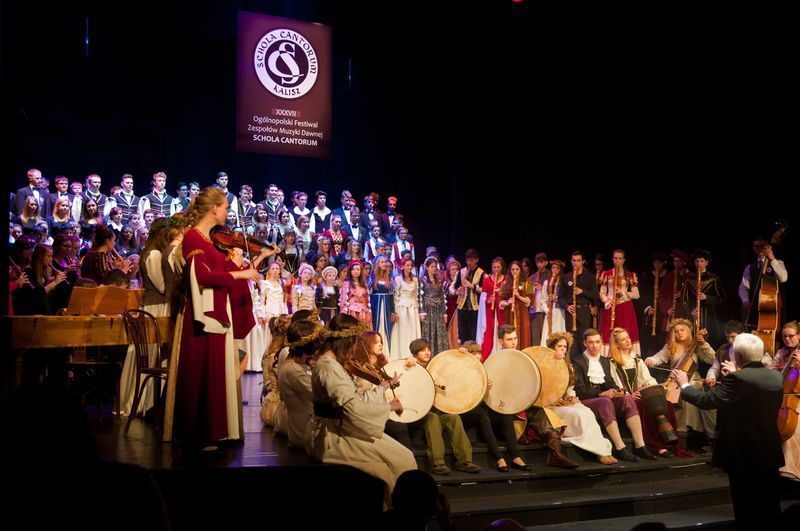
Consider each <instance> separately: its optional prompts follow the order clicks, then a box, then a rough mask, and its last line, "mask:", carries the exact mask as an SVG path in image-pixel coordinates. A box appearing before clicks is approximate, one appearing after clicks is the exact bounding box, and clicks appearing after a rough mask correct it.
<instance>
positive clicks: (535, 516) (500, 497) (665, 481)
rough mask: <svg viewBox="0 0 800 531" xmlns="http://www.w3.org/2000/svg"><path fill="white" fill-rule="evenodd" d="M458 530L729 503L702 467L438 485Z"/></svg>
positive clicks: (718, 481)
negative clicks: (508, 521) (503, 521)
mask: <svg viewBox="0 0 800 531" xmlns="http://www.w3.org/2000/svg"><path fill="white" fill-rule="evenodd" d="M440 488H441V490H442V491H443V492H445V493H446V494H447V496H448V498H449V499H450V506H451V510H452V516H453V521H454V522H455V523H456V524H457V526H458V528H459V529H481V528H482V527H483V526H484V525H486V524H488V523H489V522H492V521H494V520H496V519H498V518H504V517H505V518H513V519H515V520H517V521H518V522H519V523H521V524H522V525H528V526H530V525H543V524H561V523H566V522H572V523H575V522H579V521H585V520H597V519H606V518H618V517H624V516H637V515H638V516H646V517H647V519H656V520H658V519H660V517H659V513H665V512H670V511H684V510H688V509H692V510H694V509H703V508H706V507H709V506H715V505H723V504H726V503H729V502H730V495H729V492H728V478H727V476H726V475H724V474H722V473H720V472H718V471H714V470H712V469H711V468H710V467H709V466H708V465H706V464H696V465H689V466H684V465H679V466H676V467H665V468H657V465H650V466H649V467H642V468H641V469H639V470H636V469H634V468H632V467H631V468H628V469H627V470H615V471H608V472H606V473H601V472H599V471H590V470H586V471H583V473H573V474H572V475H569V476H567V475H562V476H556V477H554V478H552V477H551V478H550V479H544V478H541V479H538V480H537V479H536V478H531V479H529V480H526V479H525V478H520V479H514V480H512V479H509V480H508V481H506V482H494V483H486V482H475V483H471V484H466V483H465V484H461V485H454V484H444V485H441V486H440Z"/></svg>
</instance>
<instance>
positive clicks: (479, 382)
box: [428, 350, 486, 414]
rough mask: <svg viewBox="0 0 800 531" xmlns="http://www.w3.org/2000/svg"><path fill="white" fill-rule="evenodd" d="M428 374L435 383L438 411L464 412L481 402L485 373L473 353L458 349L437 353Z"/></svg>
mask: <svg viewBox="0 0 800 531" xmlns="http://www.w3.org/2000/svg"><path fill="white" fill-rule="evenodd" d="M428 372H429V373H430V375H431V377H432V378H433V382H434V384H436V398H434V400H433V405H434V407H436V409H438V410H439V411H442V412H444V413H453V414H460V413H466V412H467V411H469V410H471V409H474V408H475V406H477V405H478V404H480V403H481V400H483V395H484V394H485V393H486V371H485V370H484V369H483V364H481V362H480V361H478V360H477V358H475V356H473V355H472V354H468V353H466V352H459V351H458V350H445V351H444V352H440V353H439V354H437V355H436V356H434V357H433V358H431V361H430V363H428ZM442 387H444V389H442Z"/></svg>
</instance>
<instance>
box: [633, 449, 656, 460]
mask: <svg viewBox="0 0 800 531" xmlns="http://www.w3.org/2000/svg"><path fill="white" fill-rule="evenodd" d="M633 453H635V454H636V455H637V456H638V457H641V458H642V459H649V460H650V461H655V460H657V459H658V457H656V456H654V455H653V452H651V451H650V450H648V449H647V446H642V447H641V448H635V449H634V450H633Z"/></svg>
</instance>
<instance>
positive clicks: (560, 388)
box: [522, 347, 569, 407]
mask: <svg viewBox="0 0 800 531" xmlns="http://www.w3.org/2000/svg"><path fill="white" fill-rule="evenodd" d="M522 352H524V353H525V354H527V355H528V356H530V357H531V358H532V359H533V361H535V362H536V365H538V367H539V371H540V372H541V373H542V392H541V394H540V395H539V398H537V399H536V403H534V406H539V407H546V406H552V405H553V404H555V403H556V402H557V401H558V400H559V399H560V398H561V397H563V396H564V393H566V392H567V389H568V388H569V365H567V360H566V358H565V359H563V360H558V359H556V351H555V350H553V349H550V348H547V347H528V348H525V349H522ZM567 355H569V354H567Z"/></svg>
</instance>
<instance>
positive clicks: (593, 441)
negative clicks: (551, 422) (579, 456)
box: [550, 386, 611, 456]
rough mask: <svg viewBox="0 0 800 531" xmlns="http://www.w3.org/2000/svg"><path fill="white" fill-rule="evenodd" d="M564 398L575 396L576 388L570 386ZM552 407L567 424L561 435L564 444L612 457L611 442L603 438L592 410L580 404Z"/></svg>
mask: <svg viewBox="0 0 800 531" xmlns="http://www.w3.org/2000/svg"><path fill="white" fill-rule="evenodd" d="M564 396H565V397H570V396H575V388H574V386H570V387H569V389H567V392H566V393H565V394H564ZM550 407H551V409H552V410H553V411H555V413H556V414H557V415H558V416H559V417H561V420H563V421H564V424H566V427H565V428H564V432H563V433H562V434H561V440H562V441H563V442H568V443H572V444H574V445H575V446H577V447H578V448H581V449H583V450H586V451H587V452H591V453H593V454H595V455H599V456H606V455H611V441H609V440H608V439H606V438H605V437H603V432H602V430H601V429H600V424H598V423H597V417H595V416H594V412H593V411H592V410H591V409H589V408H588V407H586V406H584V405H583V404H582V403H580V402H578V403H577V404H568V405H565V406H550Z"/></svg>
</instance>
